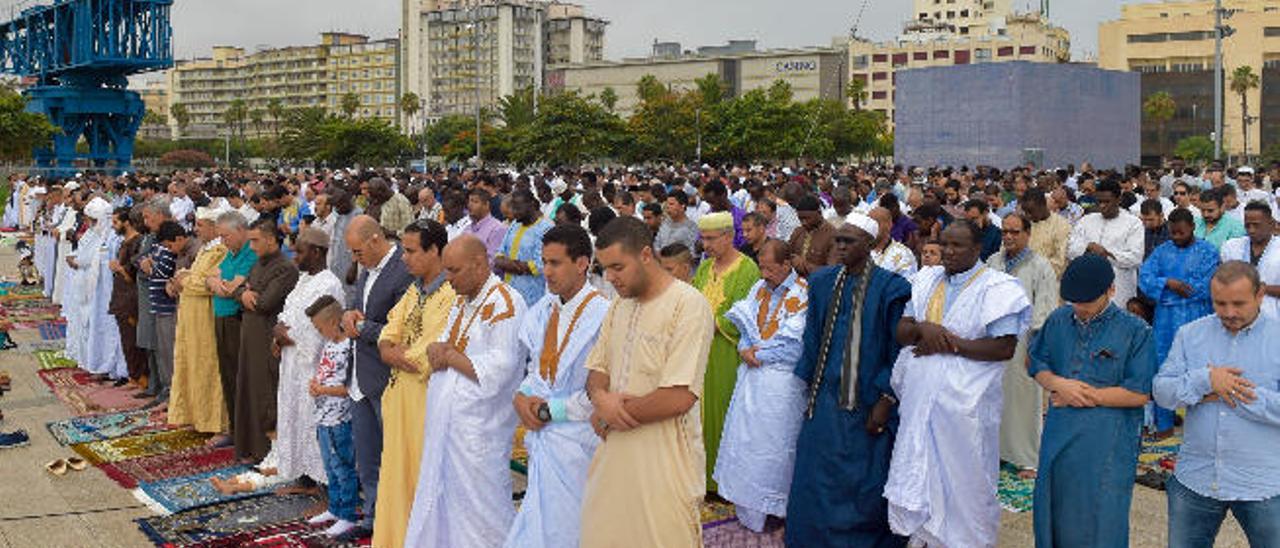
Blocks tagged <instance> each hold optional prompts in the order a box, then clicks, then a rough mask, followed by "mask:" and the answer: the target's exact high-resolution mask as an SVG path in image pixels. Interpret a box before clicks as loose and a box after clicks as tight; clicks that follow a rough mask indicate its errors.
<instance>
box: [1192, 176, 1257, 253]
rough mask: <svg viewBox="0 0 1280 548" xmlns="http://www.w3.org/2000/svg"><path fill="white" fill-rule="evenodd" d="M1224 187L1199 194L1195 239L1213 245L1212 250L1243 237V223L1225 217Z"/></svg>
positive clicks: (1231, 217) (1229, 216) (1230, 217)
mask: <svg viewBox="0 0 1280 548" xmlns="http://www.w3.org/2000/svg"><path fill="white" fill-rule="evenodd" d="M1224 191H1225V187H1223V188H1214V189H1210V190H1206V191H1204V192H1201V193H1200V217H1199V218H1197V219H1196V225H1195V228H1196V231H1195V235H1196V238H1199V239H1201V240H1204V241H1206V242H1209V243H1211V244H1213V247H1214V249H1218V248H1221V247H1222V244H1223V242H1226V241H1227V240H1230V239H1232V238H1239V237H1241V236H1244V235H1245V233H1244V223H1243V222H1241V220H1240V219H1237V218H1235V217H1233V216H1231V215H1227V214H1226V212H1227V208H1226V207H1225V206H1224V205H1223V203H1224V201H1225V192H1224Z"/></svg>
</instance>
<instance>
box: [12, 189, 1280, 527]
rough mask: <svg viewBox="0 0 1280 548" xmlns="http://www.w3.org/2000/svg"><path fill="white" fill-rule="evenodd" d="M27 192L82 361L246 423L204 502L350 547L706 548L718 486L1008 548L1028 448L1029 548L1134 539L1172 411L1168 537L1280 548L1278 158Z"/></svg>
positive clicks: (826, 517)
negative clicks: (1223, 538) (304, 511)
mask: <svg viewBox="0 0 1280 548" xmlns="http://www.w3.org/2000/svg"><path fill="white" fill-rule="evenodd" d="M10 183H11V185H12V194H11V196H12V197H11V199H10V204H9V207H8V208H7V210H6V215H5V219H4V221H5V223H6V224H7V225H9V226H18V227H21V228H26V229H29V230H31V231H32V232H33V233H34V235H35V239H36V242H35V246H34V247H35V251H34V264H35V266H36V269H37V270H38V272H39V274H40V276H41V277H42V279H43V284H44V286H43V287H44V290H45V293H46V294H47V296H49V297H50V298H51V299H53V300H54V301H56V302H59V303H61V304H62V314H63V316H65V318H66V321H67V348H66V353H67V355H68V357H70V358H72V359H74V360H75V361H76V362H77V363H78V364H79V366H80V367H82V368H84V369H85V370H87V371H88V372H90V373H92V374H94V375H96V376H97V378H98V379H99V380H100V381H101V382H104V383H105V382H114V383H116V384H120V385H123V384H128V385H130V386H133V387H136V388H137V389H138V396H137V397H139V398H143V399H147V400H149V403H148V404H147V405H148V406H165V409H166V413H167V420H168V422H169V423H170V424H173V425H181V426H190V427H192V428H194V429H195V430H196V431H199V432H204V433H208V434H210V435H212V436H213V437H212V438H211V439H210V441H209V443H210V444H211V445H224V446H226V445H229V446H233V447H234V450H235V455H236V457H237V458H238V459H239V460H240V461H241V462H243V463H245V464H250V465H253V466H254V468H253V469H252V471H251V472H247V473H244V474H240V475H237V476H234V477H226V478H216V479H215V480H214V482H215V485H216V487H218V488H219V489H221V490H223V491H224V492H241V491H255V490H259V489H263V488H266V487H268V486H275V487H277V488H278V489H280V491H281V492H293V491H299V490H302V491H305V490H308V489H310V490H315V491H319V490H321V489H322V487H321V486H324V487H323V493H324V494H325V495H326V496H327V502H326V504H325V506H324V507H323V508H317V509H315V515H314V517H312V518H311V519H310V523H312V524H313V525H315V526H317V527H325V528H326V532H327V533H328V534H330V535H332V536H334V537H338V538H342V539H358V538H363V537H368V536H371V537H372V543H373V545H375V546H449V547H492V546H511V547H529V546H549V547H564V546H576V545H581V546H590V547H595V546H617V545H626V546H653V547H677V546H700V545H701V543H702V540H701V531H702V529H701V527H700V511H699V508H700V507H699V503H700V502H701V501H703V500H704V498H711V499H717V500H723V501H727V502H729V503H732V504H733V505H734V506H735V510H736V516H737V519H738V520H739V521H740V522H741V525H742V526H743V527H746V528H747V529H750V530H751V531H754V532H761V533H767V532H770V531H776V528H778V527H780V526H785V532H784V535H785V539H786V542H787V544H788V545H789V546H797V547H815V546H819V547H820V546H906V545H908V543H911V544H912V545H916V546H941V547H981V546H994V545H995V544H996V541H997V534H998V531H999V524H1000V506H999V504H998V502H997V497H996V493H997V481H998V471H999V469H1000V468H1001V467H1002V466H1012V467H1016V469H1017V470H1018V474H1019V475H1021V476H1022V477H1023V478H1033V477H1034V478H1035V493H1034V535H1035V539H1036V544H1037V546H1043V547H1048V546H1125V545H1127V542H1128V535H1129V524H1128V517H1129V505H1130V500H1131V496H1132V490H1133V486H1134V483H1135V480H1137V479H1138V478H1137V461H1138V455H1139V452H1140V450H1141V444H1142V443H1143V440H1144V439H1148V440H1160V439H1163V438H1166V437H1168V436H1170V435H1171V434H1172V433H1174V432H1175V428H1177V425H1179V424H1180V425H1181V428H1182V436H1183V438H1182V444H1181V451H1180V454H1179V455H1178V459H1177V468H1176V471H1175V472H1174V473H1173V474H1172V475H1171V476H1169V477H1167V478H1166V477H1162V478H1157V479H1158V480H1159V483H1160V484H1161V485H1162V488H1164V489H1166V490H1167V500H1168V507H1169V511H1168V515H1169V521H1168V528H1169V539H1170V543H1171V545H1173V546H1188V547H1190V546H1211V545H1212V543H1213V539H1214V537H1215V535H1216V532H1217V530H1218V527H1219V525H1220V524H1221V522H1222V520H1223V518H1224V516H1225V514H1226V512H1227V511H1228V510H1230V511H1231V512H1232V513H1233V514H1234V516H1235V518H1236V520H1237V521H1238V522H1239V523H1240V525H1241V526H1242V528H1243V529H1244V532H1245V534H1246V536H1248V538H1249V540H1250V542H1251V544H1252V545H1254V546H1272V545H1280V529H1278V528H1277V526H1276V524H1278V523H1280V498H1278V497H1280V476H1278V475H1276V474H1275V473H1274V471H1275V470H1276V469H1277V468H1280V353H1277V352H1274V351H1270V352H1269V351H1268V349H1274V348H1275V342H1274V341H1276V340H1280V318H1278V316H1277V314H1280V243H1278V239H1277V236H1276V234H1277V232H1276V218H1277V217H1280V208H1277V207H1276V198H1277V194H1276V193H1275V192H1274V190H1275V188H1274V187H1275V186H1276V185H1277V184H1280V166H1276V167H1273V168H1272V169H1271V170H1270V171H1269V173H1256V172H1255V171H1254V170H1253V169H1251V168H1249V167H1245V166H1239V167H1233V168H1231V169H1224V168H1223V166H1221V165H1217V164H1214V165H1211V166H1209V167H1207V168H1206V169H1204V170H1203V172H1200V171H1197V170H1194V169H1190V168H1186V167H1184V166H1181V165H1173V166H1170V167H1169V168H1166V169H1158V170H1149V169H1140V168H1129V169H1126V170H1124V171H1123V172H1116V171H1098V170H1094V169H1093V168H1092V167H1090V166H1088V165H1087V164H1085V165H1082V166H1081V167H1080V169H1075V168H1074V167H1071V168H1068V169H1060V170H1036V169H1033V168H1030V167H1020V168H1015V169H1011V170H1008V171H1002V170H997V169H993V168H985V167H983V168H974V169H970V168H960V169H929V170H924V169H904V168H900V167H893V166H866V167H822V166H809V167H796V168H791V167H775V166H745V165H744V166H722V167H712V166H705V165H704V166H675V167H664V168H652V169H645V168H638V169H625V170H560V171H551V170H547V171H542V172H524V173H521V172H515V171H496V170H495V171H485V170H465V171H433V172H430V173H426V174H423V173H412V174H410V173H404V172H394V171H376V170H375V171H358V170H332V171H329V170H325V171H319V172H300V173H295V174H257V173H251V172H235V171H226V172H208V173H201V172H176V173H172V174H168V175H145V174H133V175H128V176H125V177H108V176H100V175H89V176H77V177H75V178H73V179H66V180H43V179H40V178H31V179H27V178H24V177H14V178H13V179H12V180H11V181H10ZM1268 340H1271V341H1272V342H1271V343H1267V342H1266V341H1268ZM1178 410H1184V412H1183V414H1182V415H1179V414H1178V413H1177V411H1178ZM517 425H522V426H523V429H524V430H525V432H526V433H525V434H524V437H523V444H524V446H525V448H526V449H527V452H528V459H529V462H528V487H527V491H526V492H525V494H524V496H523V499H522V501H521V502H520V504H519V509H518V511H517V507H516V504H515V503H513V500H512V477H511V473H510V472H509V469H508V468H509V459H510V458H511V456H512V450H513V438H514V434H515V432H516V430H517ZM1148 479H1150V478H1148Z"/></svg>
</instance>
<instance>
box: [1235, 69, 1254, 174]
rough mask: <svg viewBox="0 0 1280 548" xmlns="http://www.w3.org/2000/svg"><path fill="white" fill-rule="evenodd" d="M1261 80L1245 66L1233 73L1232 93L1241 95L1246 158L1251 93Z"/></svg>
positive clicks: (1246, 156)
mask: <svg viewBox="0 0 1280 548" xmlns="http://www.w3.org/2000/svg"><path fill="white" fill-rule="evenodd" d="M1260 80H1261V79H1260V78H1259V77H1258V75H1257V74H1255V73H1254V72H1253V67H1251V66H1248V65H1245V66H1242V67H1236V70H1235V71H1234V72H1232V73H1231V91H1233V92H1235V93H1238V94H1240V122H1241V124H1240V127H1241V130H1242V131H1243V133H1244V157H1245V158H1246V159H1247V158H1249V122H1250V121H1251V120H1252V119H1251V118H1250V117H1249V92H1250V91H1251V90H1254V89H1257V87H1258V86H1259V85H1261V81H1260Z"/></svg>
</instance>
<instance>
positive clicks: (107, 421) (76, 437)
mask: <svg viewBox="0 0 1280 548" xmlns="http://www.w3.org/2000/svg"><path fill="white" fill-rule="evenodd" d="M45 428H48V429H49V433H50V434H52V435H53V439H55V440H58V443H61V444H62V445H71V444H73V443H88V442H91V441H98V440H106V439H111V438H121V437H124V436H131V435H136V434H144V433H147V432H158V431H161V430H169V429H170V427H169V425H168V424H166V423H165V415H164V411H162V410H160V409H152V410H150V411H145V410H142V411H125V412H123V413H108V414H105V415H91V416H88V417H76V418H73V419H66V420H60V421H54V422H51V423H48V424H46V425H45Z"/></svg>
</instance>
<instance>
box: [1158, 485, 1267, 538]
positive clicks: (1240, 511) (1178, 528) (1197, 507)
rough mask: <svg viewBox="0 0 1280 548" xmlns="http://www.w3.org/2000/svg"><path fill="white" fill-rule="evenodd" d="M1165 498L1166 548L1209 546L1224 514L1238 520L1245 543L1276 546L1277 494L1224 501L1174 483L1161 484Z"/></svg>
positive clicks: (1216, 534)
mask: <svg viewBox="0 0 1280 548" xmlns="http://www.w3.org/2000/svg"><path fill="white" fill-rule="evenodd" d="M1165 489H1166V490H1167V491H1168V498H1169V548H1213V541H1214V539H1215V538H1217V536H1218V529H1219V528H1221V527H1222V520H1223V519H1225V518H1226V517H1227V510H1230V511H1231V513H1232V515H1234V516H1235V517H1236V521H1238V522H1240V528H1241V529H1244V535H1245V537H1247V538H1248V539H1249V545H1250V546H1255V547H1264V546H1265V547H1271V546H1280V496H1275V497H1271V498H1269V499H1266V500H1260V501H1226V500H1217V499H1212V498H1209V497H1204V496H1201V495H1200V494H1199V493H1196V492H1195V491H1192V490H1190V489H1188V488H1186V487H1185V486H1183V485H1182V484H1181V483H1179V482H1178V478H1177V477H1176V476H1174V477H1171V478H1169V481H1168V482H1166V483H1165Z"/></svg>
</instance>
